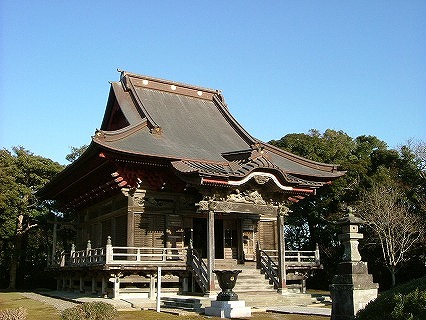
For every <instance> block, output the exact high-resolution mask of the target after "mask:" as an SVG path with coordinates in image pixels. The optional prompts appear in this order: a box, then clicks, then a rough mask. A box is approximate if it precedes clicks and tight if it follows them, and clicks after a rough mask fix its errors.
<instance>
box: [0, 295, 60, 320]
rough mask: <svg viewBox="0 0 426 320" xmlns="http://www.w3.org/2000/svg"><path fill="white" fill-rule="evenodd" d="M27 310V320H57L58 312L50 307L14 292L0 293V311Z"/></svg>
mask: <svg viewBox="0 0 426 320" xmlns="http://www.w3.org/2000/svg"><path fill="white" fill-rule="evenodd" d="M19 307H24V308H25V309H27V312H28V316H27V319H31V320H58V319H60V316H59V312H58V311H57V310H56V309H55V308H54V307H52V306H50V305H47V304H43V303H40V302H38V301H35V300H32V299H29V298H26V297H24V296H23V295H20V294H19V293H16V292H0V310H4V309H17V308H19Z"/></svg>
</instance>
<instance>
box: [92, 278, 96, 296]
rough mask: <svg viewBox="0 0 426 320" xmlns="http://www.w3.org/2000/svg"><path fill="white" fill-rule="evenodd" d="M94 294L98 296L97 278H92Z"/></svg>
mask: <svg viewBox="0 0 426 320" xmlns="http://www.w3.org/2000/svg"><path fill="white" fill-rule="evenodd" d="M92 294H96V278H95V277H94V276H92Z"/></svg>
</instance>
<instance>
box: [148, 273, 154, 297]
mask: <svg viewBox="0 0 426 320" xmlns="http://www.w3.org/2000/svg"><path fill="white" fill-rule="evenodd" d="M154 297H155V276H154V275H153V274H151V275H149V299H151V300H154Z"/></svg>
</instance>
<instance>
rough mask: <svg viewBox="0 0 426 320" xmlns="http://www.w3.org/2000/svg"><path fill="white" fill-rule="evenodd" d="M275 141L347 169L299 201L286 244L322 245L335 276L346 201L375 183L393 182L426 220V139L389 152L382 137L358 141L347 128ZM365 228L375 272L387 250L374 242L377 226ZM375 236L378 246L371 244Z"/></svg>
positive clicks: (356, 199) (330, 272) (323, 257)
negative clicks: (344, 173)
mask: <svg viewBox="0 0 426 320" xmlns="http://www.w3.org/2000/svg"><path fill="white" fill-rule="evenodd" d="M270 143H271V144H273V145H275V146H277V147H280V148H282V149H285V150H287V151H290V152H293V153H295V154H298V155H300V156H303V157H306V158H308V159H311V160H314V161H320V162H327V163H334V164H337V165H339V167H340V169H341V170H345V171H347V172H346V175H345V176H343V177H341V178H339V179H337V180H336V181H334V182H333V184H332V185H327V186H325V187H323V188H321V189H319V190H318V192H317V194H316V195H315V196H311V197H308V198H306V199H304V200H302V201H299V202H298V203H295V204H293V205H292V207H291V210H292V213H291V214H290V215H289V216H288V218H287V229H286V238H287V242H286V243H287V244H288V245H289V246H291V248H292V249H299V250H301V249H307V250H312V248H313V247H314V245H315V243H318V244H319V246H320V250H321V253H322V255H321V260H322V263H323V264H324V269H325V272H326V273H327V276H328V277H329V278H330V277H331V276H332V275H333V274H334V269H335V267H336V261H339V254H340V251H341V248H340V244H339V242H338V241H337V233H338V229H337V228H336V226H335V224H334V221H336V220H338V218H340V217H341V215H342V210H341V207H342V205H350V206H356V204H358V203H359V201H360V199H361V198H362V196H363V195H365V193H366V192H367V193H368V191H370V190H372V188H373V186H374V185H376V184H378V183H383V182H384V181H390V180H391V181H395V183H396V184H397V185H399V186H400V187H401V188H402V190H403V191H404V195H405V198H406V201H407V205H408V207H409V210H410V212H411V213H413V214H416V215H418V216H420V217H421V218H422V219H424V218H425V213H424V212H425V203H426V200H424V197H425V196H424V195H425V194H426V187H425V176H426V175H425V171H424V163H425V162H424V143H418V144H416V145H414V146H413V145H412V144H411V145H410V144H406V145H404V146H402V147H400V148H399V150H389V149H388V148H387V145H386V143H385V142H383V141H381V140H380V139H378V138H377V137H374V136H366V135H363V136H359V137H357V138H355V139H353V138H351V137H350V136H348V135H347V134H346V133H344V132H343V131H335V130H330V129H328V130H326V131H325V132H324V133H320V132H319V131H318V130H314V129H313V130H310V131H309V132H308V133H307V134H304V133H297V134H296V133H293V134H288V135H286V136H284V137H282V138H281V139H279V140H272V141H270ZM419 146H420V147H419ZM421 146H423V148H421ZM422 155H423V158H422ZM422 159H423V161H422ZM422 164H423V167H422ZM422 168H423V169H422ZM423 221H424V220H423ZM363 232H364V234H365V238H366V240H367V241H364V242H363V243H361V248H360V249H361V250H363V249H365V250H363V252H362V253H363V257H364V259H366V260H367V261H369V262H370V261H373V262H374V263H375V270H378V269H380V268H383V267H384V265H383V261H382V262H380V263H381V265H380V264H379V261H377V257H380V252H381V249H380V245H379V242H377V241H373V239H374V238H373V232H372V229H368V228H367V229H364V230H363ZM370 239H372V241H370V242H372V244H371V243H370V242H368V240H370ZM366 242H368V247H367V245H365V244H364V243H366ZM377 252H379V254H377ZM424 253H425V252H424V249H423V251H422V250H420V251H419V253H418V256H419V259H421V256H422V255H424ZM423 259H424V258H423ZM423 264H424V261H423ZM380 272H381V271H380ZM380 272H379V273H380ZM326 278H327V277H322V280H324V282H323V283H322V285H321V284H320V286H322V287H325V286H326V285H327V282H326V281H325V280H327V279H326Z"/></svg>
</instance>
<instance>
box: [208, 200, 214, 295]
mask: <svg viewBox="0 0 426 320" xmlns="http://www.w3.org/2000/svg"><path fill="white" fill-rule="evenodd" d="M214 258H215V245H214V209H213V206H212V203H210V204H209V211H208V216H207V276H208V279H209V287H208V291H209V292H212V291H214V289H215V285H214V275H213V270H214Z"/></svg>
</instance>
